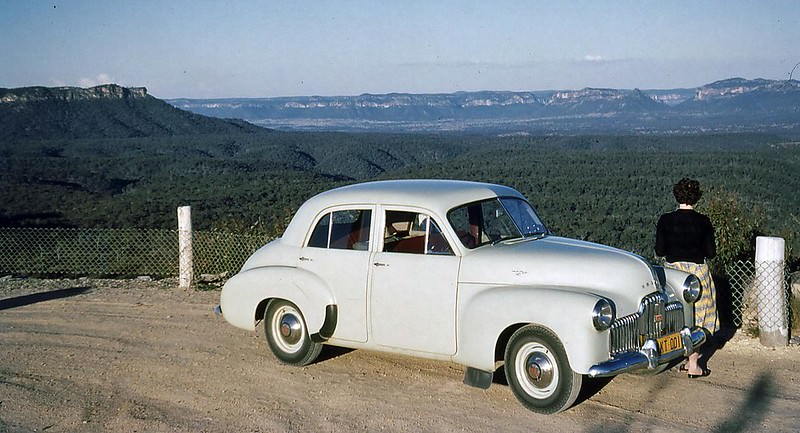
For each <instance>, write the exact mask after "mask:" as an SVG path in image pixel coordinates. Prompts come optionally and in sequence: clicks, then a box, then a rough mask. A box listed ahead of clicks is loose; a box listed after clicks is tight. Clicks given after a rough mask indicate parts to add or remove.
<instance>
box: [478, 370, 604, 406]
mask: <svg viewBox="0 0 800 433" xmlns="http://www.w3.org/2000/svg"><path fill="white" fill-rule="evenodd" d="M613 379H614V378H613V377H588V376H584V377H583V385H582V386H581V391H580V394H578V399H577V400H575V403H574V405H577V404H579V403H581V402H583V401H585V400H588V399H589V398H591V397H592V396H593V395H595V394H597V393H598V392H600V390H601V389H603V388H604V387H605V386H606V385H608V384H609V383H611V381H612V380H613ZM492 383H496V384H498V385H503V386H508V380H507V379H506V369H505V366H502V365H501V366H500V368H498V369H497V370H495V371H494V377H492Z"/></svg>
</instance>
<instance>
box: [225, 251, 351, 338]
mask: <svg viewBox="0 0 800 433" xmlns="http://www.w3.org/2000/svg"><path fill="white" fill-rule="evenodd" d="M271 298H280V299H285V300H287V301H289V302H292V303H293V304H295V305H296V306H297V308H299V309H300V311H301V312H302V313H303V317H304V318H305V320H306V326H307V327H308V330H309V334H314V333H316V332H318V331H319V330H320V328H322V326H323V324H324V322H325V313H326V307H327V306H328V305H334V304H336V302H335V299H334V297H333V293H332V292H331V290H330V288H329V287H328V286H327V284H325V282H324V281H322V279H320V278H319V277H317V276H316V275H314V274H313V273H311V272H309V271H307V270H304V269H300V268H295V267H291V266H263V267H256V268H251V269H247V270H246V271H243V272H240V273H238V274H236V275H234V276H233V278H231V279H230V280H228V282H226V283H225V285H224V286H223V287H222V293H221V294H220V307H221V309H222V315H223V317H225V320H227V321H228V323H230V324H231V325H233V326H236V327H239V328H242V329H247V330H254V329H255V327H256V322H257V321H258V320H261V317H256V309H257V308H258V305H259V304H260V303H261V302H262V301H264V300H265V299H271Z"/></svg>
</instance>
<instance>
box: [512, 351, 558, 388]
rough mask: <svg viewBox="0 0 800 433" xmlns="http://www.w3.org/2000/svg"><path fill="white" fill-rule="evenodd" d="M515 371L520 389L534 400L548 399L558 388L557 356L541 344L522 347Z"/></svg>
mask: <svg viewBox="0 0 800 433" xmlns="http://www.w3.org/2000/svg"><path fill="white" fill-rule="evenodd" d="M514 369H515V372H516V376H517V379H518V382H519V385H520V387H521V388H522V389H523V390H524V391H525V393H526V394H528V395H529V396H531V397H533V398H537V399H545V398H548V397H550V396H552V395H553V394H554V393H555V391H556V389H557V388H558V382H559V374H560V372H559V370H558V364H556V360H555V355H553V353H551V352H550V349H549V348H548V347H547V346H545V345H543V344H541V343H539V342H535V341H533V342H528V343H525V344H523V345H522V347H520V349H519V351H517V354H516V357H515V361H514Z"/></svg>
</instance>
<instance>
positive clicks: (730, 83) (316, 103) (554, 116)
mask: <svg viewBox="0 0 800 433" xmlns="http://www.w3.org/2000/svg"><path fill="white" fill-rule="evenodd" d="M166 102H168V103H170V104H172V105H174V106H175V107H177V108H180V109H183V110H187V111H191V112H194V113H197V114H203V115H206V116H212V117H219V118H238V119H243V120H246V121H248V122H251V123H253V124H256V125H260V126H265V127H269V128H277V129H286V130H337V131H379V132H432V131H437V132H441V131H461V132H477V133H493V134H495V133H496V134H537V135H541V134H584V133H615V134H618V133H635V134H647V133H654V134H687V133H723V132H724V133H730V132H769V133H780V134H786V135H797V134H800V82H799V81H797V80H764V79H755V80H747V79H743V78H731V79H726V80H721V81H717V82H714V83H711V84H707V85H704V86H701V87H697V88H690V89H666V90H640V89H632V90H631V89H598V88H585V89H581V90H558V91H526V92H512V91H481V92H456V93H448V94H410V93H389V94H382V95H374V94H363V95H359V96H296V97H278V98H232V99H168V100H166Z"/></svg>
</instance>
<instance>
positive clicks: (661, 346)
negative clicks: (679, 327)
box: [656, 332, 683, 353]
mask: <svg viewBox="0 0 800 433" xmlns="http://www.w3.org/2000/svg"><path fill="white" fill-rule="evenodd" d="M656 343H658V350H659V352H660V353H669V352H672V351H673V350H678V349H682V348H683V340H682V339H681V333H680V332H676V333H674V334H669V335H665V336H663V337H659V338H658V339H657V340H656Z"/></svg>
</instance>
